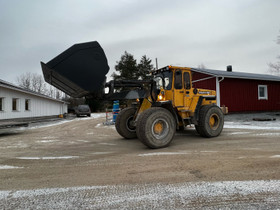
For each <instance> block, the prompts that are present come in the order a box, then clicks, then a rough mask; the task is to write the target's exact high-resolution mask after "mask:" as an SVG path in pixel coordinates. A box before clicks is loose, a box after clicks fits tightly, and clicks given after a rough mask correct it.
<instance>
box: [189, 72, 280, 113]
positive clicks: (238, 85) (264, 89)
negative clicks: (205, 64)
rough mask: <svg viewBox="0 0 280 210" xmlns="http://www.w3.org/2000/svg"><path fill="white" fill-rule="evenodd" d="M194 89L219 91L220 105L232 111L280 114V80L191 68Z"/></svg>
mask: <svg viewBox="0 0 280 210" xmlns="http://www.w3.org/2000/svg"><path fill="white" fill-rule="evenodd" d="M192 71H193V76H192V79H193V87H195V88H205V89H212V90H216V94H217V105H218V106H226V107H228V111H229V112H254V111H280V77H278V76H273V75H266V74H251V73H243V72H232V71H231V68H228V70H227V71H218V70H210V69H192Z"/></svg>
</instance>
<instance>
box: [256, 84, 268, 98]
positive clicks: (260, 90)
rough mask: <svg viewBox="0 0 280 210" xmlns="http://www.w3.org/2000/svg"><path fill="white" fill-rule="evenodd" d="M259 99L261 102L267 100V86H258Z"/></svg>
mask: <svg viewBox="0 0 280 210" xmlns="http://www.w3.org/2000/svg"><path fill="white" fill-rule="evenodd" d="M258 99H259V100H267V99H268V94H267V85H258Z"/></svg>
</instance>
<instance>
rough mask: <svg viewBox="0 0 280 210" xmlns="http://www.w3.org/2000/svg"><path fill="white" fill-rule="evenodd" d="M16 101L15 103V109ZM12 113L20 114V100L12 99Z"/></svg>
mask: <svg viewBox="0 0 280 210" xmlns="http://www.w3.org/2000/svg"><path fill="white" fill-rule="evenodd" d="M14 101H15V103H16V104H15V109H14ZM12 111H13V112H18V111H19V98H12Z"/></svg>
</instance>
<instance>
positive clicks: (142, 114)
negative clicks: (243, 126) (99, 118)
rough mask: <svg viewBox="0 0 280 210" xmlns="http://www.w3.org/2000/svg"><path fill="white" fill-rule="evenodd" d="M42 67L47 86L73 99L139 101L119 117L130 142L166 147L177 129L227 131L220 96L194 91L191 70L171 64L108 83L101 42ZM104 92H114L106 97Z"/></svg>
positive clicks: (73, 49) (203, 132)
mask: <svg viewBox="0 0 280 210" xmlns="http://www.w3.org/2000/svg"><path fill="white" fill-rule="evenodd" d="M41 66H42V70H43V74H44V78H45V80H46V82H48V83H50V84H51V85H53V86H55V87H56V88H58V89H60V90H62V91H63V92H65V93H66V94H68V95H70V96H73V97H89V98H90V97H94V98H100V99H101V100H116V99H119V100H121V99H131V100H135V103H133V106H132V107H128V108H125V109H123V110H121V111H120V113H119V114H118V116H117V118H116V123H115V126H116V130H117V132H118V133H119V134H120V135H121V136H123V137H124V138H126V139H131V138H137V137H138V139H139V140H140V141H141V142H142V143H143V144H144V145H146V146H147V147H149V148H153V149H156V148H162V147H167V146H168V145H169V144H170V143H171V141H172V139H173V137H174V135H175V133H176V130H182V129H185V127H187V126H188V125H194V126H195V129H196V131H197V132H198V133H199V134H200V135H201V136H203V137H208V138H209V137H216V136H218V135H220V133H221V132H222V130H223V125H224V116H223V113H222V110H221V109H220V107H218V106H217V105H216V92H215V91H214V90H206V89H197V88H193V87H192V68H187V67H177V66H166V67H164V68H161V69H157V70H154V71H152V72H151V79H150V80H145V81H141V80H140V81H139V80H136V81H135V80H121V81H114V80H112V81H110V82H107V83H106V76H105V75H106V74H107V73H108V71H109V66H108V63H107V58H106V55H105V53H104V51H103V49H102V48H101V46H100V45H99V43H98V42H96V41H93V42H87V43H81V44H75V45H73V46H72V47H70V48H69V49H67V50H66V51H64V52H63V53H61V54H60V55H58V56H57V57H55V58H54V59H52V60H51V61H49V62H48V63H46V64H45V63H43V62H41ZM105 88H109V92H108V93H107V94H105V91H104V89H105ZM116 88H124V89H126V90H123V91H116ZM128 88H129V90H127V89H128Z"/></svg>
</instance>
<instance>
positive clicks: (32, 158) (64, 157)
mask: <svg viewBox="0 0 280 210" xmlns="http://www.w3.org/2000/svg"><path fill="white" fill-rule="evenodd" d="M73 158H79V156H61V157H17V159H20V160H59V159H73Z"/></svg>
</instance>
